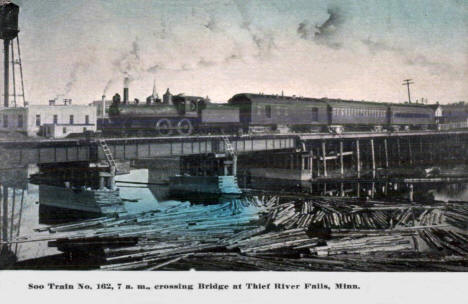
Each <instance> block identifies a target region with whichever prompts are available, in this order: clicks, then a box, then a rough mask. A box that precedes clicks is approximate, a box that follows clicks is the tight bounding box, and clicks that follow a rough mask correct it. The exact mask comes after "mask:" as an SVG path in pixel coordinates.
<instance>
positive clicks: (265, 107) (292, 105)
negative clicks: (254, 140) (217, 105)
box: [228, 93, 328, 132]
mask: <svg viewBox="0 0 468 304" xmlns="http://www.w3.org/2000/svg"><path fill="white" fill-rule="evenodd" d="M228 103H229V104H230V105H233V106H236V107H238V108H239V111H240V113H239V115H240V123H241V124H242V127H243V130H244V131H254V132H258V131H271V130H277V129H286V130H288V131H318V130H320V128H321V127H323V126H327V125H328V112H327V111H328V108H327V103H326V102H324V101H322V100H320V99H313V98H296V97H286V96H280V95H264V94H250V93H241V94H236V95H234V96H233V97H232V98H231V99H230V100H229V102H228Z"/></svg>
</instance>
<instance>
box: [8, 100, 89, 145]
mask: <svg viewBox="0 0 468 304" xmlns="http://www.w3.org/2000/svg"><path fill="white" fill-rule="evenodd" d="M0 131H2V132H20V133H24V134H26V135H27V136H30V137H35V136H38V135H40V136H45V137H49V138H63V137H66V136H67V135H70V134H72V133H83V132H86V131H93V132H95V131H96V107H95V106H87V105H72V103H71V100H70V99H65V100H64V102H63V104H56V101H55V100H51V101H49V105H29V106H26V107H18V108H3V109H1V110H0Z"/></svg>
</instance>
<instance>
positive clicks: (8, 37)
mask: <svg viewBox="0 0 468 304" xmlns="http://www.w3.org/2000/svg"><path fill="white" fill-rule="evenodd" d="M18 14H19V6H18V5H16V4H14V3H11V2H3V4H1V5H0V39H3V46H4V87H5V91H4V94H5V99H4V106H5V107H8V106H9V97H10V95H9V94H10V92H9V86H10V84H9V80H10V79H9V78H10V73H9V70H10V43H11V41H12V40H13V39H15V38H17V37H18V32H19V29H18ZM12 50H13V48H12ZM12 61H13V62H14V60H12ZM13 75H14V74H13Z"/></svg>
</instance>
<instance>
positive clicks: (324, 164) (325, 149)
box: [322, 141, 327, 176]
mask: <svg viewBox="0 0 468 304" xmlns="http://www.w3.org/2000/svg"><path fill="white" fill-rule="evenodd" d="M322 157H323V175H324V176H327V146H326V142H325V141H322Z"/></svg>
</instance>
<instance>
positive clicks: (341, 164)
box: [340, 141, 344, 177]
mask: <svg viewBox="0 0 468 304" xmlns="http://www.w3.org/2000/svg"><path fill="white" fill-rule="evenodd" d="M340 173H341V177H343V176H344V162H343V141H340Z"/></svg>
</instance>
